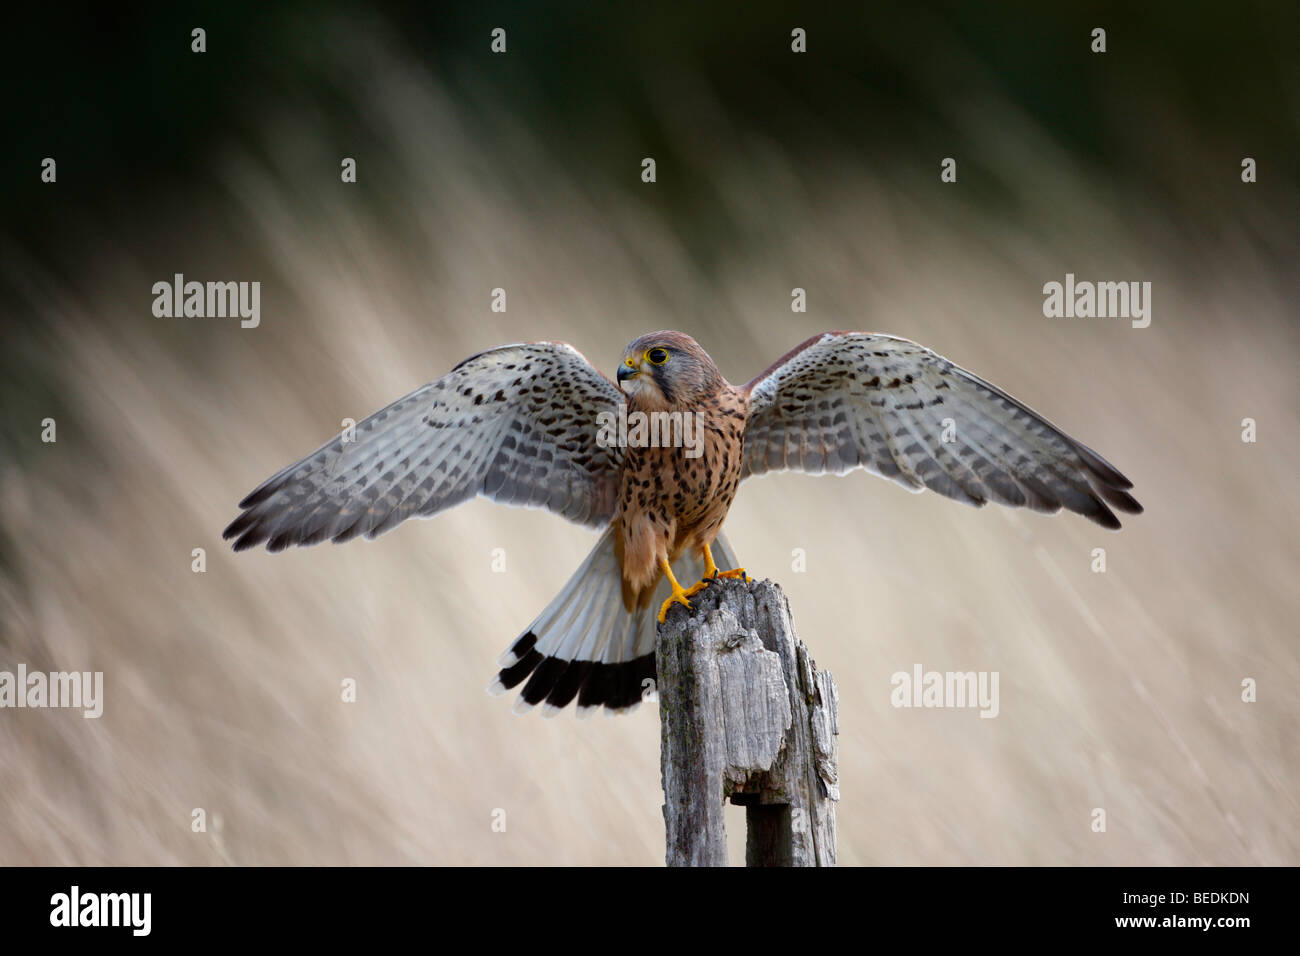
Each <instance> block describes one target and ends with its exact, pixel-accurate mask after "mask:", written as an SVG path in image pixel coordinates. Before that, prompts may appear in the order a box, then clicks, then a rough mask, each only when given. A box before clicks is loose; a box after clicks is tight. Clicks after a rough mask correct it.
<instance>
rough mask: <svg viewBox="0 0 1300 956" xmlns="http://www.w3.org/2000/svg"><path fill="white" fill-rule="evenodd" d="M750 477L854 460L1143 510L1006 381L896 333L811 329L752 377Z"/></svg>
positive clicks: (994, 497) (1002, 495)
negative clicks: (1005, 386) (989, 378)
mask: <svg viewBox="0 0 1300 956" xmlns="http://www.w3.org/2000/svg"><path fill="white" fill-rule="evenodd" d="M744 388H745V389H747V390H748V392H749V398H750V413H749V421H748V424H747V426H746V429H745V462H744V470H743V472H742V477H746V476H749V475H761V474H763V473H764V472H767V471H784V470H795V471H803V472H808V473H810V474H822V473H825V472H830V473H833V474H843V473H845V472H847V471H851V470H852V469H854V468H865V469H866V470H867V471H870V472H873V473H874V474H877V475H880V476H882V477H885V478H890V479H893V480H894V481H896V482H898V483H899V484H900V485H902V486H903V487H905V488H907V489H908V490H909V491H922V490H924V489H926V488H929V489H931V490H933V491H937V492H939V493H940V494H942V495H947V496H948V497H949V498H955V499H957V500H958V501H964V502H966V503H967V504H972V505H976V506H982V505H983V504H984V503H985V502H987V501H996V502H999V503H1001V504H1004V505H1011V506H1022V507H1028V508H1031V509H1033V510H1034V511H1042V512H1047V513H1052V512H1056V511H1059V510H1060V509H1061V508H1062V507H1064V508H1066V509H1067V510H1069V511H1074V512H1077V513H1078V514H1081V515H1084V516H1086V517H1088V518H1090V519H1091V520H1093V521H1095V522H1097V523H1098V524H1100V525H1103V526H1104V527H1107V528H1118V527H1119V526H1120V523H1119V519H1118V518H1116V517H1115V514H1114V512H1113V511H1112V510H1111V509H1112V508H1114V509H1115V510H1116V511H1121V512H1127V513H1129V514H1137V513H1140V512H1141V511H1142V506H1141V505H1139V504H1138V503H1137V501H1136V500H1134V498H1133V497H1132V496H1131V495H1129V494H1128V489H1129V488H1132V487H1133V483H1132V482H1130V481H1129V480H1128V479H1127V478H1125V477H1124V476H1123V475H1122V474H1120V473H1119V472H1118V471H1117V470H1116V469H1115V468H1114V467H1113V466H1111V465H1110V464H1109V463H1108V462H1107V461H1106V460H1105V459H1104V458H1102V457H1101V456H1100V455H1098V454H1097V453H1096V452H1094V451H1093V450H1092V449H1090V448H1088V447H1087V446H1086V445H1084V444H1082V443H1080V442H1077V441H1075V440H1074V439H1073V438H1071V437H1070V436H1069V435H1067V434H1065V433H1064V432H1062V431H1061V430H1060V429H1058V428H1057V427H1056V426H1055V425H1053V424H1052V423H1051V422H1049V421H1048V420H1047V419H1045V418H1043V417H1042V416H1041V415H1039V414H1038V413H1037V412H1035V411H1033V409H1031V408H1029V407H1027V406H1025V405H1023V404H1021V403H1020V402H1018V401H1017V400H1016V399H1014V398H1012V397H1011V396H1010V395H1008V394H1007V393H1006V392H1003V391H1002V390H1001V389H999V388H997V387H995V386H993V385H990V384H989V383H988V382H986V381H984V380H983V379H981V378H979V377H978V376H976V375H972V374H971V373H970V372H968V371H966V370H965V369H963V368H960V367H958V366H956V365H954V364H953V363H952V362H949V361H948V360H947V359H945V358H943V357H942V356H939V355H936V354H935V353H934V352H932V351H930V350H929V349H927V348H924V347H922V346H920V345H917V344H916V343H915V342H909V341H908V340H907V339H900V338H896V337H894V336H892V335H874V334H869V333H865V332H826V333H824V334H822V335H817V336H814V337H813V338H811V339H809V340H808V341H806V342H804V343H803V344H802V345H800V346H798V347H797V348H795V349H794V350H793V351H792V352H790V353H789V354H787V355H785V356H784V357H783V358H781V359H780V360H779V361H777V363H776V364H775V365H773V366H772V367H771V368H769V369H768V370H767V371H766V372H764V373H763V374H762V375H760V376H758V377H757V378H755V379H754V380H753V381H751V382H750V383H748V384H747V385H746V386H744Z"/></svg>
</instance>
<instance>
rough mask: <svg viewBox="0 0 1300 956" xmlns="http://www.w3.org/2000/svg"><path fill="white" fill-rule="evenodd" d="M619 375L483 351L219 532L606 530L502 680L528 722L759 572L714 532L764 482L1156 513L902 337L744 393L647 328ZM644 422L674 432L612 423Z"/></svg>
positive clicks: (609, 691) (588, 706) (287, 475)
mask: <svg viewBox="0 0 1300 956" xmlns="http://www.w3.org/2000/svg"><path fill="white" fill-rule="evenodd" d="M616 379H617V381H616V382H615V381H613V380H611V379H609V378H608V377H606V376H605V375H603V374H602V373H601V372H599V371H597V370H596V369H595V368H594V367H593V366H592V365H591V364H589V363H588V362H587V360H586V359H585V358H583V356H582V355H581V354H580V353H579V352H578V351H577V350H576V349H574V348H572V347H571V346H569V345H566V344H564V343H563V342H532V343H527V344H518V345H504V346H501V347H500V348H494V349H489V350H487V351H485V352H480V353H479V354H477V355H474V356H471V357H470V358H467V359H465V361H463V362H461V363H460V364H459V365H457V366H456V367H455V368H453V369H452V370H451V371H450V372H449V373H447V374H446V375H444V376H443V377H442V378H440V379H438V380H437V381H435V382H432V383H430V384H428V385H425V386H423V387H422V388H419V389H416V390H415V391H414V392H412V393H411V394H409V395H407V396H406V397H405V398H400V399H398V400H397V401H396V402H394V403H393V404H391V405H389V406H388V407H387V408H384V409H382V410H380V411H378V412H376V413H375V414H373V415H371V416H370V417H369V418H367V419H365V420H364V421H362V422H360V423H359V424H358V425H356V426H355V434H351V435H350V434H348V433H344V434H343V435H340V436H338V437H336V438H334V439H333V440H332V441H329V442H327V443H326V444H325V445H322V446H321V447H320V448H319V449H317V450H316V451H314V452H312V453H311V454H310V455H308V456H307V457H305V458H303V459H302V460H301V461H299V462H297V463H296V464H293V465H290V466H289V467H287V468H285V469H284V470H283V471H281V472H279V473H277V474H275V475H273V476H272V477H270V478H268V479H267V480H266V481H264V482H262V484H260V485H259V486H258V487H257V488H255V489H254V490H253V491H252V492H251V493H250V494H249V495H248V496H247V497H246V498H244V500H243V501H241V502H240V503H239V506H240V508H241V509H243V511H242V514H240V516H239V517H238V518H236V519H235V520H234V521H233V522H232V523H231V524H230V526H229V527H227V528H226V530H225V532H224V537H226V538H234V539H235V542H234V548H235V550H236V551H242V550H244V549H246V548H251V547H255V546H257V545H259V544H263V543H265V545H266V547H267V549H268V550H270V551H280V550H282V549H284V548H286V547H288V546H289V545H308V544H315V543H317V542H319V541H324V540H326V539H329V540H332V541H335V542H341V541H347V540H350V539H351V538H355V537H357V536H358V535H364V536H365V537H367V538H374V537H376V536H378V535H380V534H383V533H384V532H385V531H389V530H390V529H392V528H394V527H396V526H397V525H398V524H399V523H401V522H402V521H404V520H405V519H406V518H409V517H412V516H418V517H423V518H427V517H431V516H432V515H435V514H437V513H439V512H441V511H444V510H446V509H447V508H450V507H452V506H453V505H457V504H459V503H460V502H462V501H466V500H468V499H470V498H473V497H475V496H477V495H485V496H487V497H488V498H491V499H493V500H495V501H498V502H502V503H504V504H509V505H522V506H528V507H541V508H546V509H549V510H550V511H553V512H555V513H556V514H558V515H561V516H562V517H565V518H568V519H569V520H570V521H574V522H577V523H578V524H582V525H587V526H590V527H594V528H600V529H603V531H604V533H603V534H602V535H601V537H600V540H599V541H598V542H596V546H595V548H593V549H592V551H591V553H590V554H589V555H588V556H587V558H586V560H584V561H583V563H582V565H581V566H580V567H579V568H578V570H577V571H576V572H575V573H574V574H573V576H572V577H571V578H570V579H569V582H568V583H567V584H566V585H565V586H564V588H563V590H561V591H560V593H559V595H557V596H556V597H555V599H554V600H553V601H551V603H550V604H549V605H548V606H547V607H546V608H545V610H543V611H542V613H541V614H540V615H539V616H538V617H537V619H536V620H534V621H533V622H532V624H531V625H529V627H528V629H527V630H526V631H525V632H524V633H523V635H522V636H521V637H519V638H518V639H517V640H515V641H514V643H513V644H512V645H511V647H510V648H509V649H508V650H507V651H506V652H505V653H504V654H503V655H502V656H501V658H500V659H499V661H498V665H499V667H500V672H499V673H498V674H497V677H496V680H495V681H493V683H492V685H491V686H490V687H489V688H488V689H489V691H492V692H494V693H503V692H505V691H507V690H509V689H511V688H514V687H517V686H519V685H520V684H523V685H524V686H523V690H522V692H521V693H520V696H519V698H518V701H517V702H516V704H515V710H516V711H520V712H522V711H526V710H528V709H531V708H532V707H534V706H536V705H538V704H542V705H544V712H545V713H546V714H548V715H551V714H554V713H558V712H559V710H560V709H562V708H564V707H565V706H567V705H568V704H570V703H572V702H573V701H574V700H575V699H576V701H577V709H578V713H579V716H582V715H584V714H586V713H590V712H591V711H592V710H594V709H595V708H598V707H605V708H606V709H607V711H609V712H618V711H624V710H627V709H630V708H632V707H634V706H635V705H636V704H638V703H639V702H640V700H641V698H642V692H643V689H644V686H645V685H644V682H645V681H647V680H653V679H654V677H655V634H656V628H655V624H656V617H657V618H658V620H659V621H660V622H662V621H663V619H664V616H665V615H666V614H667V613H668V612H669V610H670V609H672V608H673V605H675V604H682V605H686V606H688V607H689V604H690V598H691V596H692V595H693V594H694V593H696V592H697V591H698V590H700V589H701V588H703V587H706V586H707V585H708V582H709V581H711V580H713V579H714V578H715V576H717V575H723V576H742V577H743V576H744V570H743V569H740V568H737V567H736V565H737V561H736V557H735V555H734V553H733V552H732V551H731V549H730V547H729V546H728V544H727V541H726V537H725V536H724V535H723V534H722V533H721V527H722V523H723V520H724V519H725V518H726V516H727V511H728V509H729V508H730V507H731V503H732V499H733V498H734V497H735V494H736V489H737V488H738V486H739V485H740V483H741V482H742V481H743V480H744V479H745V478H748V477H751V476H753V475H761V474H764V473H765V472H769V471H784V470H794V471H802V472H806V473H809V474H826V473H829V474H843V473H845V472H848V471H851V470H853V469H855V468H863V469H865V470H867V471H869V472H871V473H873V474H876V475H880V476H881V477H884V478H889V479H891V480H893V481H894V482H896V483H897V484H899V485H902V486H903V487H904V488H906V489H908V490H909V491H918V492H919V491H922V490H924V489H926V488H929V489H931V490H932V491H937V492H939V493H940V494H942V495H946V496H947V497H949V498H955V499H956V500H958V501H962V502H965V503H966V504H968V505H974V506H977V507H980V506H983V505H984V504H985V503H986V502H989V501H995V502H998V503H999V504H1003V505H1010V506H1019V507H1026V508H1029V509H1032V510H1034V511H1039V512H1045V513H1054V512H1057V511H1059V510H1060V509H1062V508H1065V509H1066V510H1068V511H1073V512H1076V513H1078V514H1081V515H1083V516H1085V517H1087V518H1089V519H1091V520H1093V521H1095V522H1096V523H1098V524H1100V525H1102V526H1103V527H1105V528H1110V529H1116V528H1119V526H1120V523H1119V520H1118V519H1117V518H1116V517H1115V512H1116V511H1119V512H1123V513H1128V514H1137V513H1140V512H1141V511H1142V507H1141V506H1140V505H1139V504H1138V503H1137V501H1136V500H1134V498H1133V497H1132V496H1131V495H1130V494H1128V489H1130V488H1132V487H1133V485H1132V483H1131V482H1130V481H1129V480H1128V479H1127V478H1125V477H1124V476H1123V475H1122V474H1120V473H1119V471H1117V470H1116V469H1115V468H1114V467H1112V466H1111V465H1110V464H1109V463H1108V462H1107V461H1106V460H1105V459H1103V458H1102V457H1101V456H1100V455H1098V454H1097V453H1096V452H1094V451H1092V450H1091V449H1090V448H1088V447H1087V446H1085V445H1083V444H1081V443H1080V442H1078V441H1075V440H1074V439H1073V438H1071V437H1070V436H1068V435H1066V434H1065V433H1064V432H1062V431H1061V430H1060V429H1058V428H1056V427H1055V426H1054V425H1052V423H1051V422H1049V421H1047V420H1046V419H1045V418H1043V417H1042V416H1041V415H1039V414H1038V413H1036V412H1034V411H1033V410H1032V409H1030V408H1029V407H1028V406H1026V405H1024V404H1022V403H1020V402H1019V401H1017V400H1016V399H1014V398H1012V397H1011V396H1010V395H1008V394H1007V393H1006V392H1003V391H1002V390H1000V389H998V388H996V387H995V386H993V385H990V384H989V383H988V382H985V381H984V380H982V379H980V378H979V377H977V376H975V375H973V374H971V373H970V372H968V371H966V370H965V369H963V368H960V367H958V366H957V365H954V364H953V363H952V362H950V361H948V360H947V359H945V358H942V357H941V356H939V355H937V354H935V353H934V352H932V351H930V350H929V349H927V348H924V347H922V346H920V345H917V344H916V343H915V342H910V341H908V340H906V339H902V338H897V337H895V336H892V335H880V334H871V333H864V332H826V333H824V334H821V335H816V336H814V337H812V338H810V339H808V340H807V341H806V342H804V343H802V344H801V345H799V346H797V347H796V348H795V349H794V350H793V351H791V352H789V353H788V354H786V355H785V356H784V357H782V358H781V359H779V360H778V361H777V362H776V363H775V364H774V365H773V366H772V367H771V368H769V369H768V370H767V371H765V372H763V373H762V374H761V375H759V376H758V377H756V378H754V379H753V380H752V381H750V382H748V383H747V384H745V385H740V386H736V385H731V384H730V383H728V382H727V381H726V379H724V378H723V377H722V374H721V373H720V372H719V371H718V368H717V366H716V365H715V364H714V363H713V360H712V359H711V358H709V356H708V354H707V353H706V352H705V351H704V349H702V348H701V347H700V346H699V345H698V344H697V343H696V341H695V340H694V339H693V338H691V337H690V336H689V335H685V334H683V333H681V332H672V331H663V332H652V333H650V334H648V335H643V336H641V337H640V338H638V339H636V340H634V341H633V342H632V343H631V344H630V345H629V346H628V347H627V349H626V351H625V352H624V356H623V360H622V362H621V363H620V365H619V368H618V373H617V376H616ZM637 415H640V416H642V418H640V419H637V420H636V422H634V425H644V423H645V421H646V419H647V418H650V419H653V418H654V416H656V415H658V416H659V418H658V420H660V421H662V422H663V424H664V426H665V427H664V428H663V429H661V430H656V429H653V428H651V429H646V428H644V427H631V428H624V427H622V426H620V427H619V428H618V429H611V428H609V427H606V426H608V425H609V423H610V422H611V421H614V420H616V419H617V420H618V421H620V422H624V423H626V422H628V421H632V420H633V419H634V417H635V416H637ZM674 415H676V418H674V417H673V416H674ZM688 416H689V418H688ZM692 421H693V422H696V423H698V425H699V426H700V427H699V432H698V434H697V435H695V436H691V437H694V439H695V441H694V447H689V446H688V445H687V443H686V442H685V440H684V437H686V436H685V426H686V425H688V424H689V423H690V422H692ZM674 423H676V424H674ZM670 426H671V427H670ZM665 436H667V437H668V438H670V439H673V440H671V441H665V440H664V438H665ZM656 438H657V439H658V440H657V441H656V440H652V439H656ZM719 561H720V562H721V565H722V566H723V567H725V568H726V570H719ZM682 581H688V582H689V581H697V582H698V583H696V584H694V585H693V586H692V587H690V588H687V587H683V585H682V583H681V582H682ZM656 607H658V613H657V615H656V613H655V608H656ZM525 681H526V683H525Z"/></svg>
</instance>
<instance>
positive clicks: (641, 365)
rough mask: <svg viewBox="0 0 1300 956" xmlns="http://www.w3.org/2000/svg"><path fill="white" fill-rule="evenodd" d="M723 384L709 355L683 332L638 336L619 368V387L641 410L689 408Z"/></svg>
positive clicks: (719, 373)
mask: <svg viewBox="0 0 1300 956" xmlns="http://www.w3.org/2000/svg"><path fill="white" fill-rule="evenodd" d="M724 384H725V381H724V379H723V378H722V373H721V372H719V371H718V367H717V366H716V365H714V364H713V359H711V358H709V353H708V352H706V351H704V349H702V348H700V346H699V343H698V342H696V341H695V340H694V339H693V338H691V337H690V336H689V335H686V334H684V333H682V332H667V331H665V332H651V333H649V334H648V335H643V336H641V337H640V338H639V339H636V340H635V341H633V342H632V343H631V344H630V345H629V346H628V347H627V350H626V351H625V352H624V353H623V361H622V362H621V363H620V364H619V367H618V387H619V388H621V389H622V390H623V391H624V392H626V393H627V395H628V396H629V397H630V398H631V399H632V404H633V405H636V406H637V407H640V408H644V409H673V408H689V407H691V406H693V405H694V404H696V403H697V402H699V401H700V400H701V399H703V398H705V397H707V396H710V395H712V394H714V393H715V392H717V390H718V389H719V388H720V387H721V386H722V385H724Z"/></svg>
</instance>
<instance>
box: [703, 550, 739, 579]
mask: <svg viewBox="0 0 1300 956" xmlns="http://www.w3.org/2000/svg"><path fill="white" fill-rule="evenodd" d="M704 576H705V577H706V578H740V580H742V581H748V580H749V577H748V576H747V575H746V574H745V569H744V568H733V569H732V570H730V571H719V570H718V566H717V565H716V564H714V563H713V551H712V550H710V548H709V546H708V545H707V544H706V545H705V546H704Z"/></svg>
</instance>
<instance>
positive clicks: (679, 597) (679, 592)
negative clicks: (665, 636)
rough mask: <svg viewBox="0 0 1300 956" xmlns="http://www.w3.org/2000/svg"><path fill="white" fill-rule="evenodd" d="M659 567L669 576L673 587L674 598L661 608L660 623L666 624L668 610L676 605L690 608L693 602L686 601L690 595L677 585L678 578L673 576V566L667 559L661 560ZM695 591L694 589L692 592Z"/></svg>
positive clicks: (669, 599) (669, 581) (665, 602)
mask: <svg viewBox="0 0 1300 956" xmlns="http://www.w3.org/2000/svg"><path fill="white" fill-rule="evenodd" d="M659 567H660V568H661V569H662V570H663V572H664V574H665V575H666V576H667V578H668V583H669V584H670V585H672V589H673V593H672V597H670V598H668V600H666V601H664V603H663V604H662V605H661V606H660V608H659V623H660V624H662V623H663V622H664V618H666V617H667V616H668V609H669V608H670V607H672V606H673V605H674V604H685V605H686V606H687V607H690V606H691V602H690V601H688V600H686V599H687V597H689V596H690V595H688V594H687V593H686V591H685V590H684V589H683V588H682V586H681V585H680V584H678V583H677V578H675V577H674V576H673V566H672V565H671V564H669V563H668V559H667V558H660V559H659ZM693 590H694V589H692V591H693Z"/></svg>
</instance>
